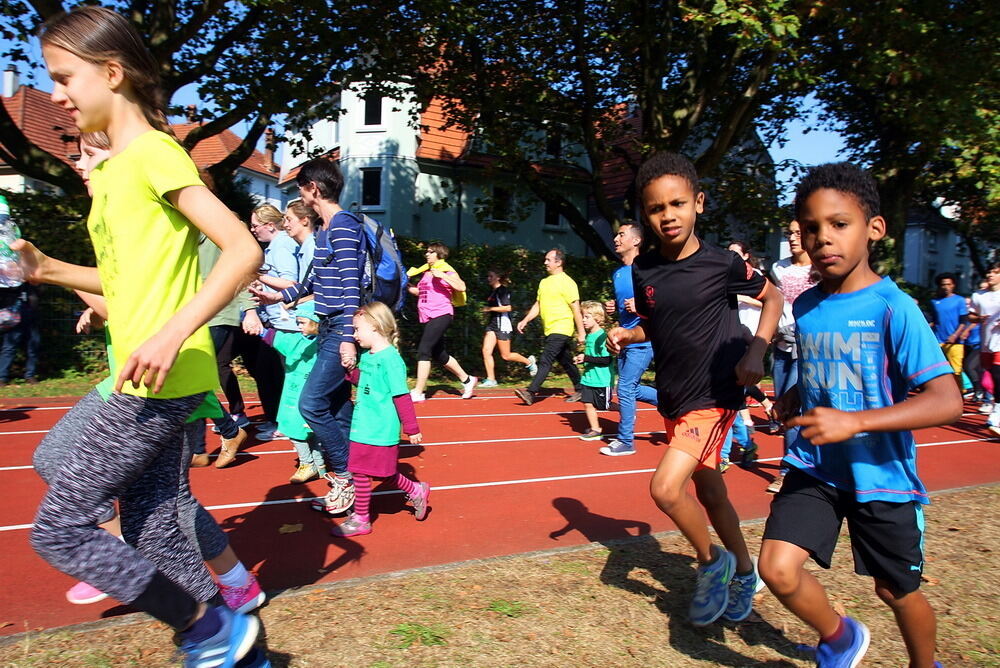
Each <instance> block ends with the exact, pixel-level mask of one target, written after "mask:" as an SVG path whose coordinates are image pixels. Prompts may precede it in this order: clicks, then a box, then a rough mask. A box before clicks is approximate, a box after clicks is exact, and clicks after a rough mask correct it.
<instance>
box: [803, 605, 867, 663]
mask: <svg viewBox="0 0 1000 668" xmlns="http://www.w3.org/2000/svg"><path fill="white" fill-rule="evenodd" d="M844 626H845V627H846V629H845V631H844V632H845V633H848V634H850V636H849V637H848V638H846V639H843V641H842V642H838V643H837V644H838V645H841V647H840V648H834V647H833V646H832V645H831V644H830V643H826V642H823V641H820V643H819V645H817V646H816V665H817V666H819V668H854V667H855V666H857V665H858V664H859V663H861V659H863V658H864V656H865V653H866V652H867V651H868V643H869V642H871V639H872V636H871V633H869V631H868V627H867V626H865V625H864V624H862V623H861V622H859V621H857V620H855V619H851V618H850V617H844Z"/></svg>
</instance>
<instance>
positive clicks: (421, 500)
mask: <svg viewBox="0 0 1000 668" xmlns="http://www.w3.org/2000/svg"><path fill="white" fill-rule="evenodd" d="M414 491H415V494H414V495H413V496H410V497H407V498H409V500H410V503H412V504H413V516H414V517H416V518H417V520H418V521H419V520H422V519H424V518H425V517H427V499H429V498H431V486H430V485H428V484H427V483H426V482H422V483H418V484H417V489H416V490H414Z"/></svg>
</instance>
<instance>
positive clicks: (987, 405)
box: [979, 401, 993, 413]
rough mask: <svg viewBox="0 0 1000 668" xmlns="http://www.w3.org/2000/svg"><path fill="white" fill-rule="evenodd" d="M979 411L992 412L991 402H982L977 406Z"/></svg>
mask: <svg viewBox="0 0 1000 668" xmlns="http://www.w3.org/2000/svg"><path fill="white" fill-rule="evenodd" d="M979 412H980V413H992V412H993V402H990V401H987V402H984V403H983V405H982V406H980V407H979Z"/></svg>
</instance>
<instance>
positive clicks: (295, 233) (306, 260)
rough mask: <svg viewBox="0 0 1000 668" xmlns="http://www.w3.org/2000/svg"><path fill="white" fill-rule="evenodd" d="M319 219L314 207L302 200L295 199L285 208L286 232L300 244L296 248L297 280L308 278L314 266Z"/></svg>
mask: <svg viewBox="0 0 1000 668" xmlns="http://www.w3.org/2000/svg"><path fill="white" fill-rule="evenodd" d="M318 219H319V216H317V214H316V212H315V211H313V210H312V207H308V206H306V205H305V204H304V203H303V202H302V200H295V201H294V202H292V203H291V204H289V205H288V208H287V209H285V217H284V227H285V232H286V233H287V234H288V236H289V237H291V238H292V240H294V241H295V243H296V244H297V245H298V248H296V250H295V262H296V264H297V265H298V278H297V279H296V281H297V282H299V283H302V282H303V281H305V280H306V275H307V274H308V273H309V267H311V266H312V259H313V255H314V254H315V253H316V221H317V220H318Z"/></svg>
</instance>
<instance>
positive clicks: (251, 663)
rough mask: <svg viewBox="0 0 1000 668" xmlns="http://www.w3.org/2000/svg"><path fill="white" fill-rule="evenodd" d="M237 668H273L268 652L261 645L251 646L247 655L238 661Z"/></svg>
mask: <svg viewBox="0 0 1000 668" xmlns="http://www.w3.org/2000/svg"><path fill="white" fill-rule="evenodd" d="M236 668H271V662H270V661H269V660H268V658H267V652H265V651H264V650H262V649H261V648H260V647H251V648H250V651H249V652H247V655H246V656H245V657H243V658H242V659H240V660H239V661H238V662H237V663H236Z"/></svg>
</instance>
